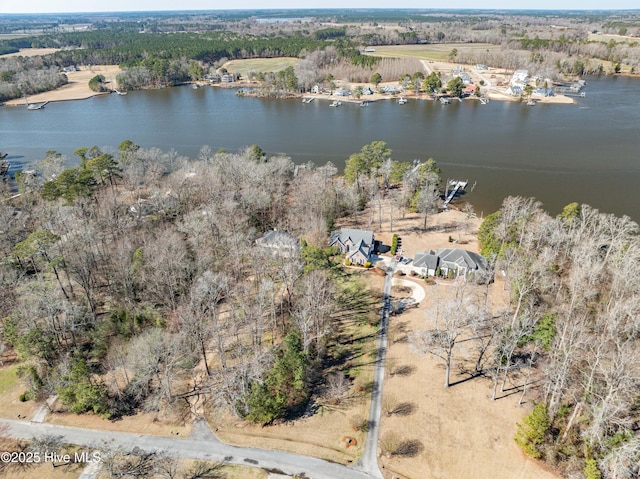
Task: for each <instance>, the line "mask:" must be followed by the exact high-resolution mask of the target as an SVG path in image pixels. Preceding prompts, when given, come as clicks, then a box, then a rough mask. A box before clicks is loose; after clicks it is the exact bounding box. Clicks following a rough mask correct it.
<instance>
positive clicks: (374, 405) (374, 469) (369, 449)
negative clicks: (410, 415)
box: [355, 261, 396, 479]
mask: <svg viewBox="0 0 640 479" xmlns="http://www.w3.org/2000/svg"><path fill="white" fill-rule="evenodd" d="M395 267H396V261H391V262H390V263H389V265H388V266H387V276H386V277H385V279H384V288H383V291H382V312H381V313H380V329H379V330H378V347H377V354H376V364H375V369H374V371H373V387H372V390H371V409H369V430H368V432H367V439H366V443H365V449H364V453H363V454H362V457H361V458H360V460H359V461H358V462H357V463H356V465H355V467H356V468H358V469H360V470H362V471H364V472H366V473H367V474H368V475H369V476H370V477H373V478H377V479H382V478H383V476H382V473H381V472H380V468H379V467H378V438H379V436H380V415H381V413H382V384H383V381H384V360H385V357H386V355H387V332H388V326H389V310H390V309H391V282H392V279H393V272H394V271H395Z"/></svg>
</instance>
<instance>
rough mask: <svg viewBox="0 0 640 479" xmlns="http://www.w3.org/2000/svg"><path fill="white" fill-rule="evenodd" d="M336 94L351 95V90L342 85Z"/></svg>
mask: <svg viewBox="0 0 640 479" xmlns="http://www.w3.org/2000/svg"><path fill="white" fill-rule="evenodd" d="M334 95H337V96H349V95H351V90H349V89H348V88H345V87H340V88H339V89H338V90H337V91H336V92H335V93H334Z"/></svg>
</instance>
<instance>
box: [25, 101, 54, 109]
mask: <svg viewBox="0 0 640 479" xmlns="http://www.w3.org/2000/svg"><path fill="white" fill-rule="evenodd" d="M47 103H49V102H48V101H44V102H42V103H27V110H42V109H43V108H44V107H45V105H46V104H47Z"/></svg>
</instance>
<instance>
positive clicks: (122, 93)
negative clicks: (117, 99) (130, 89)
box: [115, 90, 127, 96]
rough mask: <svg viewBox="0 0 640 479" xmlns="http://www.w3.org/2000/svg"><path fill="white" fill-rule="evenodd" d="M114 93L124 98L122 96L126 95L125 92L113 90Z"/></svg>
mask: <svg viewBox="0 0 640 479" xmlns="http://www.w3.org/2000/svg"><path fill="white" fill-rule="evenodd" d="M115 92H116V93H117V94H118V95H120V96H124V95H126V94H127V92H126V91H120V90H115Z"/></svg>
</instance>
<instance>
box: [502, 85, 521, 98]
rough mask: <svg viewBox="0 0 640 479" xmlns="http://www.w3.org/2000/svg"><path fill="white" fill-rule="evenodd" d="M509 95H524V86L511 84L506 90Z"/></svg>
mask: <svg viewBox="0 0 640 479" xmlns="http://www.w3.org/2000/svg"><path fill="white" fill-rule="evenodd" d="M506 93H507V95H511V96H520V95H522V87H521V86H510V87H509V88H507V90H506Z"/></svg>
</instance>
